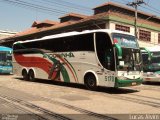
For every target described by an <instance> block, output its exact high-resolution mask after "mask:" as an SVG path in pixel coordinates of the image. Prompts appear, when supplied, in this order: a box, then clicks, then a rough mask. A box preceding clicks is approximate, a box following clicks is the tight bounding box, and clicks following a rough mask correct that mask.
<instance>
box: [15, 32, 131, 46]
mask: <svg viewBox="0 0 160 120" xmlns="http://www.w3.org/2000/svg"><path fill="white" fill-rule="evenodd" d="M94 32H107V33H121V34H127V35H132V34H130V33H127V32H123V31H119V30H111V29H98V30H84V31H82V32H77V31H74V32H66V33H60V34H55V35H49V36H45V37H42V38H39V39H32V40H26V41H17V42H15V43H14V44H16V43H27V42H33V41H39V40H46V39H51V38H61V37H68V36H73V35H82V34H87V33H94ZM132 36H134V35H132Z"/></svg>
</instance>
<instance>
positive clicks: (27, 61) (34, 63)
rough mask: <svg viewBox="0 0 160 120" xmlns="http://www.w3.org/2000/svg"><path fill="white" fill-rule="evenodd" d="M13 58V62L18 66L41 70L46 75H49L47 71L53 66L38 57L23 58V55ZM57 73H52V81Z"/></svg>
mask: <svg viewBox="0 0 160 120" xmlns="http://www.w3.org/2000/svg"><path fill="white" fill-rule="evenodd" d="M14 58H15V60H16V61H17V62H18V64H20V65H22V66H24V67H37V68H40V69H42V70H44V71H45V72H46V73H47V74H48V75H49V71H50V68H51V67H52V66H53V64H52V63H51V62H49V61H48V60H46V59H44V58H40V57H28V56H27V57H25V56H23V55H19V54H17V55H16V54H14ZM56 74H57V72H56V71H55V72H53V75H52V78H53V79H54V78H55V76H56Z"/></svg>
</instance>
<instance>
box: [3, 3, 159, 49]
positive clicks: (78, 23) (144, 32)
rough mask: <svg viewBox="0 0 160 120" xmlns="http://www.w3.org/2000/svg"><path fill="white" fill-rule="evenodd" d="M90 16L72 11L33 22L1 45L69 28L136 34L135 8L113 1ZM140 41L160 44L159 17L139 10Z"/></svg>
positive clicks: (141, 44) (151, 44)
mask: <svg viewBox="0 0 160 120" xmlns="http://www.w3.org/2000/svg"><path fill="white" fill-rule="evenodd" d="M93 10H94V14H93V15H91V16H86V15H81V14H77V13H70V14H66V15H64V16H62V17H60V22H55V21H54V22H53V21H49V20H46V21H43V22H34V23H33V24H32V26H31V28H29V29H27V30H25V31H23V32H20V33H17V34H16V35H15V36H12V37H8V38H5V39H1V40H0V44H6V45H8V46H10V45H12V44H13V42H15V41H19V40H21V41H22V40H29V39H34V38H40V37H43V36H46V35H51V34H57V33H64V32H69V31H83V30H91V29H104V28H108V29H115V30H121V31H126V32H129V33H131V34H133V35H134V34H135V32H134V31H135V27H134V26H135V23H134V20H135V17H134V15H135V11H134V9H132V8H130V7H128V6H124V5H120V4H117V3H113V2H107V3H105V4H102V5H100V6H97V7H95V8H93ZM137 27H138V30H137V31H138V38H139V39H138V40H139V43H140V46H153V45H157V44H160V17H156V16H154V15H152V14H148V13H145V12H142V11H138V20H137Z"/></svg>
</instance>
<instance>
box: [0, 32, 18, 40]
mask: <svg viewBox="0 0 160 120" xmlns="http://www.w3.org/2000/svg"><path fill="white" fill-rule="evenodd" d="M15 34H16V32H11V31H4V30H0V39H4V38H8V37H10V36H13V35H15Z"/></svg>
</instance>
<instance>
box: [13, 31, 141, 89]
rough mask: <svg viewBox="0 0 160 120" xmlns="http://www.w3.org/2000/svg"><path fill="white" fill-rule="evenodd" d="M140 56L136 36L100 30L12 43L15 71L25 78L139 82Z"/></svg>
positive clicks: (105, 83)
mask: <svg viewBox="0 0 160 120" xmlns="http://www.w3.org/2000/svg"><path fill="white" fill-rule="evenodd" d="M141 63H142V59H141V53H140V48H139V45H138V42H137V39H136V38H135V36H133V35H131V34H129V33H126V32H121V31H116V30H109V29H100V30H85V31H82V32H67V33H61V34H56V35H50V36H45V37H42V38H39V39H33V40H26V41H17V42H15V43H14V44H13V71H14V74H17V75H18V76H21V77H23V79H26V80H31V81H33V80H35V79H49V80H55V81H61V82H71V83H79V84H85V85H86V87H87V88H89V89H96V88H97V86H105V87H114V88H119V87H127V86H135V85H140V84H141V83H142V73H143V72H142V65H141Z"/></svg>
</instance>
